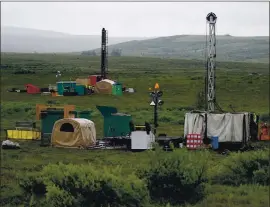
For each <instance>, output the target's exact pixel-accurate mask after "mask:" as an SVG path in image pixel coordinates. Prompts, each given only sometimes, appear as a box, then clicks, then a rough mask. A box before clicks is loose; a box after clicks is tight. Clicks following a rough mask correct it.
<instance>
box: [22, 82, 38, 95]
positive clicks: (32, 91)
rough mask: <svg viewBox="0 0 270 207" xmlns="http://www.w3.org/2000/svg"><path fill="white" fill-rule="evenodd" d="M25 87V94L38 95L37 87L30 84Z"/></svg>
mask: <svg viewBox="0 0 270 207" xmlns="http://www.w3.org/2000/svg"><path fill="white" fill-rule="evenodd" d="M25 86H26V90H27V93H29V94H36V93H40V88H38V87H37V86H34V85H32V84H27V85H25Z"/></svg>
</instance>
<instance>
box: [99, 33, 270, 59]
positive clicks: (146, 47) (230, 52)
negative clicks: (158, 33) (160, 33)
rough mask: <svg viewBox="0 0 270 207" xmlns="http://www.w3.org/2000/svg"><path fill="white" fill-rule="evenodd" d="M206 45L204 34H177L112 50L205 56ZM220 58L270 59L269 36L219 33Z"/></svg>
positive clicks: (173, 56) (137, 41)
mask: <svg viewBox="0 0 270 207" xmlns="http://www.w3.org/2000/svg"><path fill="white" fill-rule="evenodd" d="M205 45H206V38H205V36H204V35H177V36H169V37H159V38H154V39H147V40H134V41H129V42H124V43H119V44H115V45H111V46H110V47H109V53H111V51H112V50H114V49H121V50H122V54H121V55H122V56H154V57H161V58H182V59H204V57H205ZM95 51H96V52H97V53H99V52H100V49H96V50H95ZM217 60H218V61H252V62H269V37H234V36H230V35H223V36H217Z"/></svg>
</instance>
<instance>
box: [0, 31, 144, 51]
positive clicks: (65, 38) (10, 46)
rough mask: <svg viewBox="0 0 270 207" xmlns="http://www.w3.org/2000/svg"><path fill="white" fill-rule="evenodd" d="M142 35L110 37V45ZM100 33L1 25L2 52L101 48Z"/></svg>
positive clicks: (136, 38) (139, 38)
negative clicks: (76, 32)
mask: <svg viewBox="0 0 270 207" xmlns="http://www.w3.org/2000/svg"><path fill="white" fill-rule="evenodd" d="M95 33H96V32H95ZM142 39H147V38H142V37H110V36H109V45H110V44H117V43H121V42H126V41H130V40H142ZM100 45H101V30H100V36H99V35H71V34H66V33H60V32H54V31H47V30H37V29H28V28H19V27H10V26H1V52H22V53H32V52H38V53H66V52H80V51H82V50H89V49H94V48H100Z"/></svg>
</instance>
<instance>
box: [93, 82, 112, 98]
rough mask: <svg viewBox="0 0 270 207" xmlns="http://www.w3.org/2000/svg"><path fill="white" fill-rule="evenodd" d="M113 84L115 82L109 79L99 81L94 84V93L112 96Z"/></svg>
mask: <svg viewBox="0 0 270 207" xmlns="http://www.w3.org/2000/svg"><path fill="white" fill-rule="evenodd" d="M113 84H115V82H114V81H112V80H109V79H104V80H102V81H99V82H97V83H96V86H95V92H96V93H103V94H112V88H113Z"/></svg>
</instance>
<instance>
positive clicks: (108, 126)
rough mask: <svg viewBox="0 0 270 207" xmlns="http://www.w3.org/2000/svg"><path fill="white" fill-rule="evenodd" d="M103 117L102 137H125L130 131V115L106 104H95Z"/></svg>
mask: <svg viewBox="0 0 270 207" xmlns="http://www.w3.org/2000/svg"><path fill="white" fill-rule="evenodd" d="M97 109H98V110H99V111H100V112H101V114H102V115H103V117H104V125H103V130H104V137H125V136H128V135H129V134H130V132H131V129H130V122H131V121H132V117H131V115H128V114H122V113H117V109H116V108H114V107H108V106H97Z"/></svg>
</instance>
